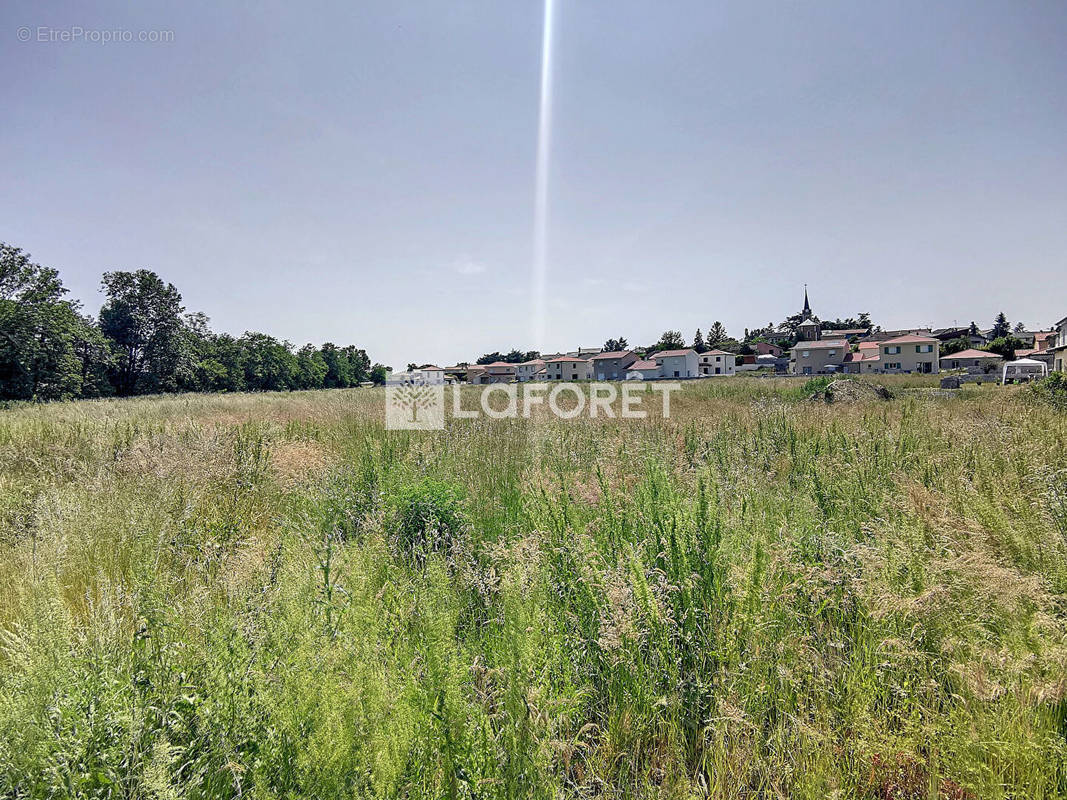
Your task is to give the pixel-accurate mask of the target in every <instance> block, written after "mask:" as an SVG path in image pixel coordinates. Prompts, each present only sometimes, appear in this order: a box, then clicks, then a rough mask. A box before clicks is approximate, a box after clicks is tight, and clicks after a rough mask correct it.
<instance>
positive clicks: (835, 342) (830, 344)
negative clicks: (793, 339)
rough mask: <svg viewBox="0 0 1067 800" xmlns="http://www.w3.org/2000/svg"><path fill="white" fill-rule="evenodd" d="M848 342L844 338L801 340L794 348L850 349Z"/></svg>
mask: <svg viewBox="0 0 1067 800" xmlns="http://www.w3.org/2000/svg"><path fill="white" fill-rule="evenodd" d="M848 347H849V345H848V342H846V341H845V340H844V339H823V340H822V341H819V342H799V343H797V344H795V345H794V346H793V349H794V350H840V349H844V350H848Z"/></svg>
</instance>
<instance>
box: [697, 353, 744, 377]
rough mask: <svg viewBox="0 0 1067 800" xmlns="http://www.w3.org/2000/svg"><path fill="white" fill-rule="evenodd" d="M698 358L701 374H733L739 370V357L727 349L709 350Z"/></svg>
mask: <svg viewBox="0 0 1067 800" xmlns="http://www.w3.org/2000/svg"><path fill="white" fill-rule="evenodd" d="M697 358H698V362H699V363H698V366H699V368H700V374H701V375H733V374H735V372H736V370H737V357H736V356H734V354H733V353H727V352H726V351H725V350H708V351H707V352H706V353H701V354H700V355H699V356H698V357H697Z"/></svg>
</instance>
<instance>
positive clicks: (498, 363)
mask: <svg viewBox="0 0 1067 800" xmlns="http://www.w3.org/2000/svg"><path fill="white" fill-rule="evenodd" d="M482 366H483V367H514V366H515V365H514V364H512V363H511V362H509V361H494V362H493V363H491V364H483V365H482Z"/></svg>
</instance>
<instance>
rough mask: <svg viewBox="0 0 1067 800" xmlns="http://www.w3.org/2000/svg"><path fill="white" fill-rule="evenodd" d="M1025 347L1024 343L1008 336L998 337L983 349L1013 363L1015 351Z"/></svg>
mask: <svg viewBox="0 0 1067 800" xmlns="http://www.w3.org/2000/svg"><path fill="white" fill-rule="evenodd" d="M1025 346H1026V344H1025V342H1023V341H1022V340H1020V339H1016V338H1015V337H1014V336H1011V335H1010V334H1009V335H1008V336H998V337H997V338H995V339H994V340H993V341H991V342H990V343H989V344H987V345H986V346H985V349H986V350H988V351H989V352H990V353H996V354H997V355H999V356H1001V357H1002V358H1004V360H1006V361H1013V360H1014V359H1015V351H1016V350H1019V349H1021V348H1023V347H1025Z"/></svg>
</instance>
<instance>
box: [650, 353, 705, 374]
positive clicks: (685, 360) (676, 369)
mask: <svg viewBox="0 0 1067 800" xmlns="http://www.w3.org/2000/svg"><path fill="white" fill-rule="evenodd" d="M650 358H651V359H652V360H653V361H655V362H656V364H657V365H658V366H659V377H661V378H695V377H697V375H699V374H700V373H699V371H698V370H699V365H698V362H697V351H696V350H694V349H693V348H691V347H690V348H687V349H685V350H660V351H659V352H658V353H653V354H652V355H651V356H650Z"/></svg>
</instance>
